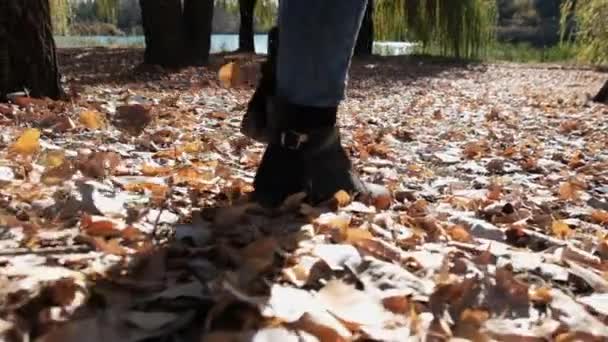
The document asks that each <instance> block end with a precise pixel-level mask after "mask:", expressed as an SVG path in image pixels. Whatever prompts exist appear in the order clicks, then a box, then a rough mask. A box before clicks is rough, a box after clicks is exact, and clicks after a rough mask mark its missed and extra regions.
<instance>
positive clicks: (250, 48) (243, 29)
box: [239, 0, 257, 52]
mask: <svg viewBox="0 0 608 342" xmlns="http://www.w3.org/2000/svg"><path fill="white" fill-rule="evenodd" d="M256 2H257V0H239V12H240V13H241V25H240V28H239V51H243V52H255V41H254V36H253V17H254V16H253V15H254V11H255V3H256Z"/></svg>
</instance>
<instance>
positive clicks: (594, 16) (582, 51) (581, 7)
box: [562, 0, 608, 103]
mask: <svg viewBox="0 0 608 342" xmlns="http://www.w3.org/2000/svg"><path fill="white" fill-rule="evenodd" d="M606 18H608V1H606V0H578V1H575V0H567V1H565V2H564V4H563V5H562V38H564V39H565V38H568V41H573V42H574V43H573V44H574V46H575V47H576V49H577V50H578V58H579V60H581V61H584V62H587V63H592V64H597V65H608V23H607V19H606ZM572 19H573V20H574V21H575V22H576V25H575V26H576V30H574V31H573V32H571V34H572V35H573V37H566V32H567V30H568V29H569V26H570V23H569V21H570V20H572ZM593 100H594V101H597V102H604V103H608V81H606V83H605V84H604V86H603V87H602V88H601V89H600V91H599V92H598V94H597V95H596V96H595V97H594V99H593Z"/></svg>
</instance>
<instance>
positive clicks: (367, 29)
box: [355, 0, 374, 56]
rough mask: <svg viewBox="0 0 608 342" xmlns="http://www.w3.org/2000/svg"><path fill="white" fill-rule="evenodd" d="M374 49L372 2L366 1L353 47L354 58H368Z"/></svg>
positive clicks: (371, 0)
mask: <svg viewBox="0 0 608 342" xmlns="http://www.w3.org/2000/svg"><path fill="white" fill-rule="evenodd" d="M373 47H374V0H368V1H367V8H366V9H365V16H364V17H363V22H362V23H361V29H360V30H359V36H358V37H357V45H355V56H370V55H371V54H372V49H373Z"/></svg>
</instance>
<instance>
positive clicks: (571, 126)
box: [559, 120, 580, 134]
mask: <svg viewBox="0 0 608 342" xmlns="http://www.w3.org/2000/svg"><path fill="white" fill-rule="evenodd" d="M559 128H560V131H561V132H562V133H565V134H568V133H571V132H573V131H576V130H578V129H579V128H580V121H578V120H565V121H562V123H561V124H560V125H559Z"/></svg>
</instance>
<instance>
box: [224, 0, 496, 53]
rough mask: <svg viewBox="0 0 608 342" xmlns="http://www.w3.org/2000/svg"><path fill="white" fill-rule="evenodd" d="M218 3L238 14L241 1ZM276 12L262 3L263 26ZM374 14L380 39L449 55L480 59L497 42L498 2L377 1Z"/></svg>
mask: <svg viewBox="0 0 608 342" xmlns="http://www.w3.org/2000/svg"><path fill="white" fill-rule="evenodd" d="M328 1H330V0H328ZM216 4H220V5H222V6H224V8H226V9H228V10H229V11H231V12H233V13H237V12H238V1H235V0H216ZM276 12H277V9H276V0H258V3H257V6H256V17H257V18H258V20H259V21H260V23H262V24H263V26H265V27H266V26H271V25H272V23H273V22H274V19H275V17H276ZM374 12H375V14H374V32H375V39H376V40H391V41H416V42H419V43H421V45H422V47H423V49H424V50H426V51H431V50H432V51H433V52H435V51H436V52H439V53H440V54H442V55H446V56H456V57H477V56H479V55H481V54H482V53H483V50H484V48H485V47H486V46H488V45H490V44H491V43H492V41H493V39H494V27H495V24H496V2H495V1H494V0H376V1H375V9H374Z"/></svg>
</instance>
